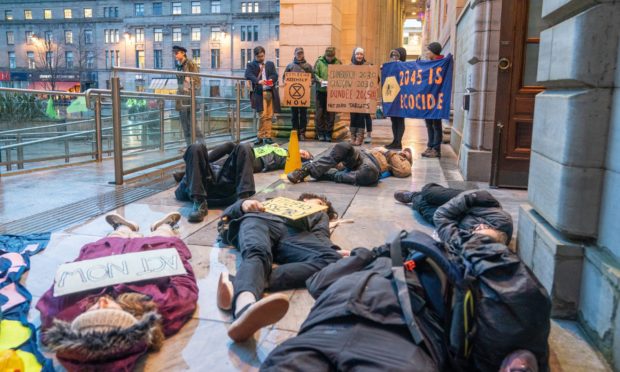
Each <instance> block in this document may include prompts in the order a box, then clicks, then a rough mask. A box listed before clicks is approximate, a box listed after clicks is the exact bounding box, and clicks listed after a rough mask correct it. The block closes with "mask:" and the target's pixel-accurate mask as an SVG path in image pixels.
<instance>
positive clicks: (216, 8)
mask: <svg viewBox="0 0 620 372" xmlns="http://www.w3.org/2000/svg"><path fill="white" fill-rule="evenodd" d="M220 4H221V1H215V0H211V13H220V11H221V9H220Z"/></svg>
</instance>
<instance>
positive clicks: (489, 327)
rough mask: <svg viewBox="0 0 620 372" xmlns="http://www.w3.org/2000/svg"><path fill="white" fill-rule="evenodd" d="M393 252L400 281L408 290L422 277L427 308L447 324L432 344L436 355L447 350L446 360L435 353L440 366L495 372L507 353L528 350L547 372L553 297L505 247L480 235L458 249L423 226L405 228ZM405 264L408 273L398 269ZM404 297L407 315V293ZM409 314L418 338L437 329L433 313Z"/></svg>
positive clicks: (435, 335) (394, 242)
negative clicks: (429, 319)
mask: <svg viewBox="0 0 620 372" xmlns="http://www.w3.org/2000/svg"><path fill="white" fill-rule="evenodd" d="M391 256H392V262H393V266H394V267H393V272H394V280H395V281H396V286H397V287H399V288H401V289H402V288H403V282H405V283H406V284H407V285H408V287H409V288H410V289H411V288H412V282H414V283H418V284H419V286H421V287H422V288H423V296H424V300H425V303H426V305H427V308H428V310H427V311H432V312H433V314H434V317H435V318H437V319H440V321H439V322H440V323H441V324H442V325H443V326H442V327H441V328H442V331H441V332H439V333H435V334H434V335H433V337H431V340H432V341H433V342H431V343H428V342H426V344H428V345H430V346H431V347H434V348H435V353H445V354H447V355H446V357H445V358H444V360H441V359H440V360H437V358H434V359H435V360H436V363H437V364H438V365H439V366H440V368H441V369H443V370H450V371H454V370H456V371H458V370H461V371H492V372H496V371H498V370H499V368H500V366H501V363H502V360H503V359H504V358H505V357H506V356H507V355H508V354H510V353H511V352H513V351H516V350H519V349H526V350H529V351H531V352H532V353H534V355H535V356H536V358H537V360H538V366H539V369H540V370H541V371H548V369H549V368H548V357H549V352H548V345H547V338H548V337H549V331H550V316H551V301H550V300H549V296H548V294H547V292H546V290H545V288H544V287H543V286H542V285H541V284H540V282H539V281H538V280H537V279H536V277H535V276H534V275H533V274H532V272H531V271H530V270H529V269H528V268H527V267H526V266H525V265H524V264H523V263H522V262H521V260H520V259H519V257H518V256H517V255H516V254H514V253H513V252H511V251H510V250H509V249H508V248H507V247H506V246H505V245H503V244H498V243H494V242H492V241H491V240H490V239H489V238H487V237H484V236H479V235H473V236H472V237H471V238H470V239H469V240H468V241H466V242H464V243H463V245H462V247H460V248H457V249H455V248H452V247H448V246H446V245H445V244H442V243H439V242H436V241H435V240H433V239H432V238H431V237H430V236H428V235H427V234H425V233H422V232H419V231H413V232H410V233H406V232H401V234H400V236H399V237H397V238H396V239H395V240H394V241H393V242H392V244H391ZM402 257H406V259H405V260H403V259H402ZM403 261H404V265H403ZM400 268H402V269H400ZM405 270H406V271H409V273H407V274H405V275H402V276H401V275H398V274H397V273H398V271H401V272H403V274H404V271H405ZM405 277H406V279H404V278H405ZM399 282H401V283H400V284H399ZM411 298H413V297H411V296H409V299H411ZM399 300H400V301H401V307H403V312H404V313H406V311H405V309H406V308H407V306H403V301H404V299H403V296H402V293H399ZM405 301H406V300H405ZM412 305H413V304H412ZM409 308H411V307H409ZM413 310H414V313H415V310H416V309H415V308H414V309H413ZM405 317H406V318H407V317H408V315H407V314H405ZM410 317H411V318H413V319H412V320H411V321H408V323H409V324H410V327H409V328H410V330H411V331H412V335H414V339H415V334H414V333H416V332H417V333H418V335H420V331H423V332H421V333H422V334H425V333H426V336H428V330H429V329H431V330H432V329H434V328H429V327H428V325H427V324H425V323H426V318H424V317H418V316H416V314H413V316H411V315H410ZM416 323H417V325H416ZM416 327H417V328H418V329H416ZM438 338H441V339H442V340H443V344H441V345H439V344H438V342H437V339H438ZM427 349H429V348H428V347H427ZM430 354H431V355H433V354H434V353H433V352H430Z"/></svg>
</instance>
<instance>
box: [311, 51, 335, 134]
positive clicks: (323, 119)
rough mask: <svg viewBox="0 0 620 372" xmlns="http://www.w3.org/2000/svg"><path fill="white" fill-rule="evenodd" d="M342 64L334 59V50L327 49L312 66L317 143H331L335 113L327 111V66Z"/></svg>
mask: <svg viewBox="0 0 620 372" xmlns="http://www.w3.org/2000/svg"><path fill="white" fill-rule="evenodd" d="M341 64H342V62H340V61H339V60H338V58H336V48H335V47H328V48H326V49H325V54H324V55H323V56H321V57H319V59H318V60H317V61H316V63H315V64H314V80H315V82H316V114H315V115H314V123H315V124H314V126H315V127H316V134H317V138H318V140H319V141H326V142H331V140H332V132H333V131H334V122H335V120H336V113H335V112H328V111H327V78H328V76H327V66H329V65H341Z"/></svg>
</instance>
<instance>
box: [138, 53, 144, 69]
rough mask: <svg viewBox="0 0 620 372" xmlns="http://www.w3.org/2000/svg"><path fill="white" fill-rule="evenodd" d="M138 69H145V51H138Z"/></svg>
mask: <svg viewBox="0 0 620 372" xmlns="http://www.w3.org/2000/svg"><path fill="white" fill-rule="evenodd" d="M136 67H138V68H144V50H136Z"/></svg>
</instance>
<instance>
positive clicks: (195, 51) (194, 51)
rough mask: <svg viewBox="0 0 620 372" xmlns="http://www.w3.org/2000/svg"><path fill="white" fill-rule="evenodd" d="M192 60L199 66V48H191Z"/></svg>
mask: <svg viewBox="0 0 620 372" xmlns="http://www.w3.org/2000/svg"><path fill="white" fill-rule="evenodd" d="M192 60H193V61H194V62H195V63H196V66H198V67H199V68H200V49H192Z"/></svg>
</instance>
